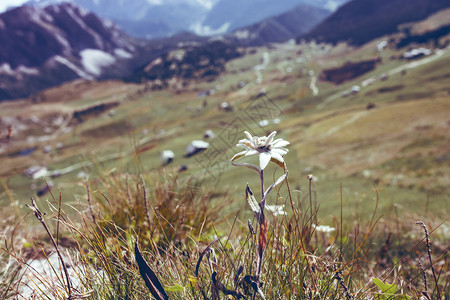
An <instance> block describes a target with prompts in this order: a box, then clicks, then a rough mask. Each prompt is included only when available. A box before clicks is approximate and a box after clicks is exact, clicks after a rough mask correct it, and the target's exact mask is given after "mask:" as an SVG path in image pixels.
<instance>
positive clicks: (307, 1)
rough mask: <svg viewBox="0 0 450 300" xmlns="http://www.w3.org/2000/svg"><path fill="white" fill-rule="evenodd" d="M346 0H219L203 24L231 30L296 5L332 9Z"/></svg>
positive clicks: (218, 29)
mask: <svg viewBox="0 0 450 300" xmlns="http://www.w3.org/2000/svg"><path fill="white" fill-rule="evenodd" d="M346 1H347V0H283V1H271V0H221V1H220V2H218V3H217V4H216V5H215V6H214V7H213V8H212V10H211V11H210V12H209V14H208V15H207V17H206V19H205V21H204V22H203V26H204V27H207V28H210V29H211V30H212V31H222V32H224V33H225V32H232V31H234V30H236V29H239V28H242V27H247V26H250V25H252V24H255V23H258V22H261V21H263V20H264V19H267V18H270V17H273V16H277V15H280V14H283V13H286V12H288V11H289V10H291V9H293V8H295V7H296V6H298V5H308V6H313V7H317V8H321V9H326V10H328V11H330V12H331V11H334V10H335V9H336V8H337V7H338V6H340V5H342V4H343V3H345V2H346Z"/></svg>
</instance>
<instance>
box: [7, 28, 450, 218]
mask: <svg viewBox="0 0 450 300" xmlns="http://www.w3.org/2000/svg"><path fill="white" fill-rule="evenodd" d="M388 38H389V37H387V39H388ZM379 42H380V40H375V41H373V42H371V43H368V44H366V45H365V46H363V47H360V48H358V49H353V48H351V47H347V46H343V45H339V46H331V45H323V44H322V45H318V44H315V43H305V44H301V45H293V44H290V43H286V44H279V45H273V46H272V47H271V48H270V49H269V48H266V47H262V48H253V49H248V50H246V51H245V53H242V55H240V56H231V57H230V60H228V61H225V62H223V64H224V66H225V69H224V72H223V73H221V75H219V76H215V77H212V78H211V79H210V81H208V82H205V81H202V80H186V81H185V82H184V83H183V82H181V83H183V84H172V83H176V81H174V80H170V79H169V80H168V87H166V88H164V87H163V88H162V89H156V90H152V88H151V86H150V82H143V83H141V82H136V83H132V84H131V83H122V82H116V81H105V82H91V81H84V80H78V81H74V82H71V83H68V84H65V85H62V86H60V87H56V88H52V89H49V90H46V91H43V92H42V93H40V94H39V97H33V98H30V99H26V100H20V101H16V102H7V103H2V104H0V126H1V136H0V140H1V144H0V145H1V147H0V158H1V160H2V161H3V162H4V163H2V165H1V166H0V174H2V177H3V178H7V182H8V187H9V189H10V190H11V191H12V193H13V197H15V198H19V199H26V198H29V197H30V196H31V195H33V194H35V193H37V192H38V189H40V188H41V187H42V186H43V185H45V183H44V180H43V178H42V177H36V178H32V177H27V176H25V175H23V174H24V172H25V170H27V169H28V168H30V167H33V166H36V165H37V166H42V167H45V168H46V169H45V170H46V172H45V173H44V175H46V178H47V179H49V180H51V181H52V184H53V185H54V186H56V187H58V186H61V187H64V193H67V194H79V193H83V191H82V190H80V188H79V187H78V186H75V185H74V184H73V183H74V182H79V181H80V180H82V178H84V177H85V176H87V174H89V177H92V178H95V176H97V175H98V174H103V173H104V172H106V173H108V172H115V171H114V170H121V171H122V172H130V173H134V172H137V171H138V170H147V171H149V170H162V169H161V168H162V167H161V165H162V163H161V161H160V158H159V157H160V153H161V151H163V150H168V149H170V150H172V151H173V152H174V153H175V158H174V160H173V162H172V163H171V164H170V165H168V166H167V167H165V169H166V170H167V171H168V172H177V170H178V169H179V168H181V167H182V166H183V165H186V168H187V170H186V171H185V172H182V173H179V176H180V178H186V177H190V176H198V177H199V178H203V180H204V182H205V183H207V184H208V185H210V186H214V187H216V188H217V189H218V190H217V192H218V193H220V192H228V193H231V194H232V195H234V196H236V199H238V198H239V197H240V196H241V193H242V190H241V189H240V188H236V187H237V186H239V183H241V181H242V179H241V178H240V176H238V175H239V171H240V172H243V171H242V170H238V173H236V170H235V169H233V168H230V166H229V164H228V159H229V158H230V157H232V155H233V154H234V153H235V151H236V149H235V147H234V145H235V144H236V139H237V140H239V139H240V138H243V137H244V136H243V135H242V132H243V131H244V130H250V131H251V132H253V133H254V134H258V135H265V134H267V133H268V132H270V131H272V130H277V131H278V135H279V136H280V137H281V138H284V139H287V140H289V141H290V142H291V145H290V147H289V148H290V152H289V154H288V155H287V157H286V159H287V161H288V162H293V163H290V166H289V172H290V173H289V174H290V175H289V176H290V177H291V178H293V179H294V178H295V179H298V180H299V183H298V186H297V187H296V188H298V189H300V190H304V188H305V186H304V183H303V182H302V178H304V177H305V173H313V174H314V175H315V176H317V177H318V178H319V182H318V185H320V187H321V188H320V195H319V196H318V197H319V198H320V201H322V202H323V205H322V208H321V217H323V218H325V219H327V218H329V216H330V214H332V213H333V212H335V211H336V209H337V206H338V202H336V201H335V199H336V192H337V190H338V188H337V186H339V184H340V183H342V185H343V186H344V196H345V199H346V205H350V206H352V205H353V206H352V207H355V206H354V205H355V203H356V202H358V203H360V205H361V206H360V211H359V213H360V214H361V215H364V212H363V211H364V209H363V207H366V205H368V204H363V203H370V201H371V200H370V199H372V196H373V194H371V193H370V191H371V189H372V186H373V184H376V185H377V186H378V187H379V188H380V191H381V192H380V199H381V200H380V201H382V203H383V204H382V207H383V210H384V212H385V213H387V214H390V213H391V212H390V211H391V209H390V208H391V207H392V204H393V203H396V204H398V205H403V206H405V207H407V209H410V210H413V211H415V212H416V213H420V212H421V211H423V210H424V206H425V203H424V199H427V197H430V199H432V201H430V202H429V203H428V204H427V209H428V210H429V211H434V212H435V213H436V214H437V215H441V214H448V212H447V211H445V210H442V203H443V201H445V198H446V196H445V195H447V194H448V192H449V191H448V187H449V186H450V184H449V182H448V178H447V177H446V176H441V175H439V174H446V173H447V171H448V168H449V165H448V162H449V161H448V155H447V153H448V141H449V140H450V137H449V135H448V133H449V132H450V130H448V126H449V124H448V113H447V112H448V111H449V109H450V108H449V107H448V104H449V103H450V101H449V90H448V82H447V81H448V80H447V79H448V76H449V74H448V73H449V70H448V68H447V66H448V64H449V62H450V52H449V49H448V48H445V49H438V48H436V49H432V53H431V54H430V55H429V56H426V57H422V58H417V59H416V60H412V61H409V60H406V59H403V58H402V56H403V51H402V50H398V49H396V48H395V47H387V48H385V49H384V50H383V51H381V52H378V51H377V45H378V43H379ZM299 53H301V54H299ZM178 54H179V53H178ZM244 54H245V55H244ZM171 55H173V56H171V57H172V58H174V57H176V55H177V52H176V51H175V52H173V53H172V54H171ZM377 57H380V59H381V60H380V62H379V63H377V64H376V65H375V68H373V69H371V70H368V71H367V72H366V73H364V74H362V75H359V76H356V77H349V78H350V79H348V80H347V81H345V82H344V83H342V84H339V85H336V84H333V83H329V82H327V81H322V80H320V78H319V75H320V74H321V73H322V71H323V70H326V69H331V68H335V67H339V66H344V65H345V64H346V62H348V61H353V62H355V63H356V62H360V61H365V60H369V59H373V58H377ZM168 58H170V57H168ZM166 63H170V64H172V63H173V61H171V60H170V59H168V60H166ZM155 66H156V64H155ZM175 67H176V68H179V69H174V70H180V71H182V70H184V68H183V65H182V64H180V65H177V66H175ZM169 69H170V68H169ZM147 70H151V68H147ZM172 78H173V77H172ZM354 86H359V90H358V91H355V92H349V91H351V90H353V87H354ZM258 95H259V96H258ZM264 95H267V96H268V97H270V99H271V100H269V98H266V97H265V96H264ZM224 103H226V104H224ZM266 105H269V106H266ZM261 107H269V108H270V110H269V111H266V112H265V113H264V114H262V113H261V112H260V113H257V112H258V110H260V108H261ZM9 126H10V127H11V130H12V135H11V137H10V138H7V132H8V127H9ZM231 128H232V129H233V131H230V130H231ZM207 130H212V131H213V132H214V134H215V136H216V137H215V138H214V139H212V140H209V141H208V142H209V143H210V145H211V147H212V148H211V149H212V150H214V149H217V150H220V151H219V153H221V155H220V156H217V155H215V156H211V155H212V154H213V152H208V151H207V152H204V155H199V156H193V157H184V156H185V154H186V147H187V145H188V144H189V143H190V142H191V141H192V140H199V139H203V135H204V133H205V131H207ZM235 131H236V132H235ZM233 132H235V133H233ZM212 150H211V151H212ZM214 153H217V151H216V152H214ZM136 157H138V160H139V166H137V165H136V161H135V159H136ZM436 178H439V179H438V180H436ZM5 180H6V179H5ZM249 183H250V184H252V182H249ZM253 184H254V182H253ZM355 194H358V195H359V196H358V197H357V198H355V196H354V195H355ZM239 199H240V198H239ZM1 201H2V203H4V204H6V203H9V200H8V197H7V195H6V194H5V193H3V194H1ZM243 206H244V202H242V203H241V202H236V203H235V204H233V205H230V206H229V207H228V208H227V209H228V210H227V212H230V211H232V210H233V209H234V208H238V207H239V208H241V207H243ZM11 209H12V207H10V206H7V205H5V206H3V207H2V210H3V211H4V212H5V213H6V211H9V210H11ZM369 211H370V210H368V211H367V212H369ZM2 213H3V212H2ZM224 213H225V211H224ZM348 213H354V211H352V210H350V211H349V212H348Z"/></svg>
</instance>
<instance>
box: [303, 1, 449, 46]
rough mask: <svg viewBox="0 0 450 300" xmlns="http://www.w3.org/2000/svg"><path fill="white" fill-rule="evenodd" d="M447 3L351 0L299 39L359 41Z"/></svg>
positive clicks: (419, 17) (360, 42) (430, 12)
mask: <svg viewBox="0 0 450 300" xmlns="http://www.w3.org/2000/svg"><path fill="white" fill-rule="evenodd" d="M449 6H450V1H448V0H432V1H430V0H353V1H351V2H348V3H347V4H345V5H343V6H342V7H340V8H339V9H338V10H337V11H336V12H335V13H334V14H333V15H331V16H330V17H328V18H327V19H326V20H324V21H323V22H322V23H321V24H319V25H318V26H317V27H316V28H314V29H313V30H312V31H310V32H309V33H307V34H305V35H303V36H300V37H299V39H301V38H304V39H306V40H310V39H316V40H319V41H324V42H329V43H337V42H340V41H346V42H349V43H351V44H354V45H362V44H364V43H366V42H368V41H370V40H372V39H374V38H377V37H380V36H383V35H385V34H389V33H393V32H395V31H396V30H397V27H398V25H400V24H402V23H406V22H412V21H417V20H421V19H424V18H426V17H427V16H429V15H430V14H432V13H434V12H436V11H438V10H440V9H443V8H446V7H449Z"/></svg>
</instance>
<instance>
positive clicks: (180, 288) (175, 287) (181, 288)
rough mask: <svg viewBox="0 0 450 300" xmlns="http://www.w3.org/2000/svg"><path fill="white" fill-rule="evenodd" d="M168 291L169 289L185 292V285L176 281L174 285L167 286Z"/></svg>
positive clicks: (170, 290)
mask: <svg viewBox="0 0 450 300" xmlns="http://www.w3.org/2000/svg"><path fill="white" fill-rule="evenodd" d="M166 291H168V292H183V291H184V287H183V286H181V285H179V284H177V283H176V284H175V285H174V286H166Z"/></svg>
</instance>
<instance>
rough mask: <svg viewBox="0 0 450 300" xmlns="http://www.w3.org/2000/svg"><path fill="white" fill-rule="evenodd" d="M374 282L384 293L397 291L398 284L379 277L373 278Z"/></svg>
mask: <svg viewBox="0 0 450 300" xmlns="http://www.w3.org/2000/svg"><path fill="white" fill-rule="evenodd" d="M372 281H373V283H375V285H376V286H377V287H378V288H379V289H380V290H381V292H382V293H383V294H386V293H388V294H395V293H396V292H397V286H396V285H395V284H394V283H393V284H389V283H385V282H383V281H381V280H380V279H378V278H372Z"/></svg>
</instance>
